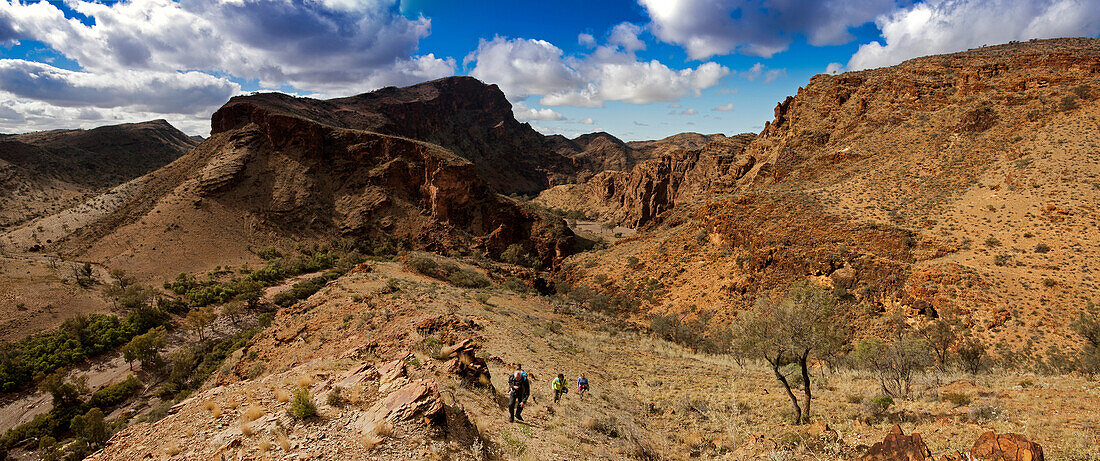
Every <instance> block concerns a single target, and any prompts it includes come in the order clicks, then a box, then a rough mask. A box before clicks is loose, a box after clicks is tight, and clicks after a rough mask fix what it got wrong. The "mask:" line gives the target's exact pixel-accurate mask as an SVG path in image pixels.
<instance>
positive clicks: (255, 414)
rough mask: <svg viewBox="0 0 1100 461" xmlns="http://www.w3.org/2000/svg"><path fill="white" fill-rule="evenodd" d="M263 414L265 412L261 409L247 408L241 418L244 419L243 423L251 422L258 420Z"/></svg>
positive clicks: (255, 407)
mask: <svg viewBox="0 0 1100 461" xmlns="http://www.w3.org/2000/svg"><path fill="white" fill-rule="evenodd" d="M264 414H265V412H264V409H263V408H260V407H258V406H255V405H253V406H250V407H248V409H247V410H245V411H244V413H241V417H242V418H244V420H245V421H248V422H252V421H255V420H257V419H259V418H260V417H261V416H263V415H264Z"/></svg>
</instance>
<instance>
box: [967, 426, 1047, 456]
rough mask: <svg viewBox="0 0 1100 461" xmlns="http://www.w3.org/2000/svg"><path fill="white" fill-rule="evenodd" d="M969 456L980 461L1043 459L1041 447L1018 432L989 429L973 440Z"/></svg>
mask: <svg viewBox="0 0 1100 461" xmlns="http://www.w3.org/2000/svg"><path fill="white" fill-rule="evenodd" d="M970 456H971V458H972V459H975V460H982V461H1043V447H1041V446H1039V444H1037V443H1035V442H1032V441H1030V440H1028V439H1027V437H1024V436H1022V435H1020V434H997V433H995V432H993V431H989V432H986V433H984V434H982V435H981V437H978V440H977V441H976V442H974V447H973V448H971V449H970Z"/></svg>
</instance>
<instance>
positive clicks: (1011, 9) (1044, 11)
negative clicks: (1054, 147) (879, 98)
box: [848, 0, 1100, 70]
mask: <svg viewBox="0 0 1100 461" xmlns="http://www.w3.org/2000/svg"><path fill="white" fill-rule="evenodd" d="M876 24H877V25H878V27H879V29H881V30H882V37H883V39H884V41H885V43H881V42H872V43H868V44H865V45H862V46H860V47H859V50H858V51H856V53H855V54H854V55H853V56H852V58H851V59H850V60H849V61H848V69H850V70H859V69H868V68H873V67H882V66H890V65H894V64H898V63H900V62H902V61H904V60H906V59H910V58H915V57H918V56H924V55H929V54H938V53H950V52H955V51H962V50H965V49H968V48H974V47H978V46H982V45H993V44H998V43H1004V42H1009V41H1012V40H1028V39H1032V38H1053V37H1071V36H1095V35H1097V34H1100V3H1098V2H1096V1H1094V0H994V1H980V0H929V1H927V2H924V3H919V4H915V5H913V6H911V7H908V8H903V9H901V10H899V11H897V12H894V13H892V14H889V15H884V16H882V17H880V18H879V19H878V20H877V21H876Z"/></svg>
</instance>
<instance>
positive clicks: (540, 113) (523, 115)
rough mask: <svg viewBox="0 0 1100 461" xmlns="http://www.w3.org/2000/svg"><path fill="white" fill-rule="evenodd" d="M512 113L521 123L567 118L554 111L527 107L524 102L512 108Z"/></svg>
mask: <svg viewBox="0 0 1100 461" xmlns="http://www.w3.org/2000/svg"><path fill="white" fill-rule="evenodd" d="M512 113H514V114H515V115H516V120H519V121H521V122H524V121H528V120H565V116H563V115H561V114H559V113H557V112H555V111H554V110H553V109H548V108H542V109H535V108H531V107H527V105H526V104H524V103H522V102H519V103H516V104H515V105H514V106H512Z"/></svg>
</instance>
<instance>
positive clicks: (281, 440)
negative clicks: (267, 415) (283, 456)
mask: <svg viewBox="0 0 1100 461" xmlns="http://www.w3.org/2000/svg"><path fill="white" fill-rule="evenodd" d="M275 442H276V443H278V444H279V447H280V448H282V449H283V451H286V452H289V451H290V439H289V438H288V437H287V435H286V430H284V429H282V428H279V429H277V430H276V431H275Z"/></svg>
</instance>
